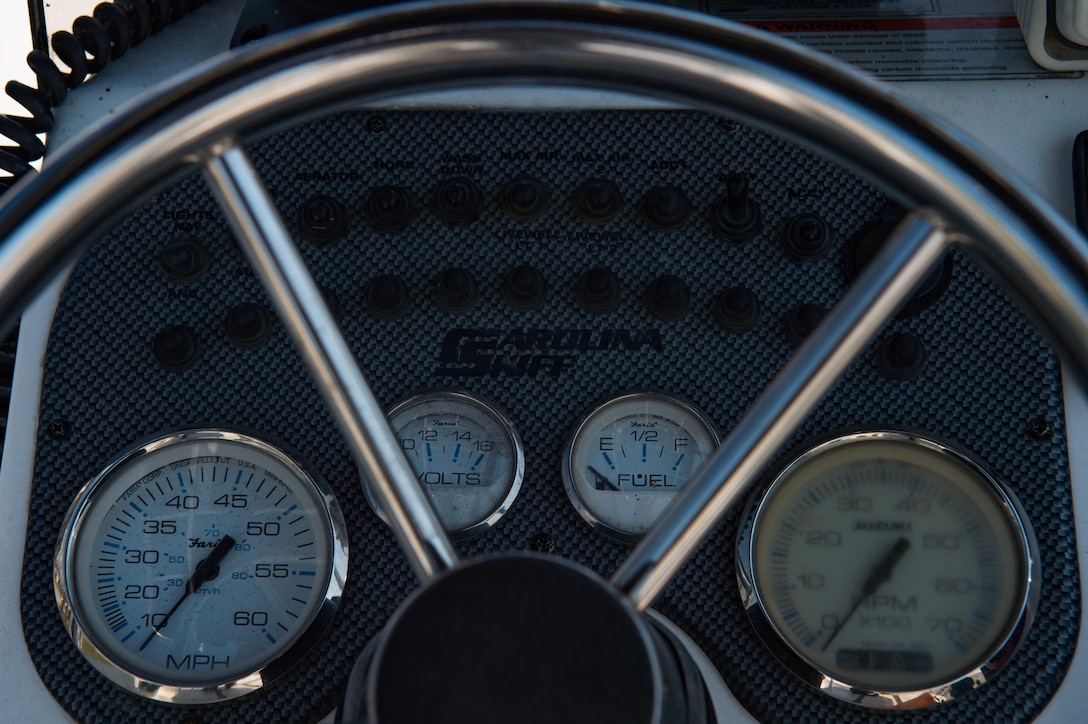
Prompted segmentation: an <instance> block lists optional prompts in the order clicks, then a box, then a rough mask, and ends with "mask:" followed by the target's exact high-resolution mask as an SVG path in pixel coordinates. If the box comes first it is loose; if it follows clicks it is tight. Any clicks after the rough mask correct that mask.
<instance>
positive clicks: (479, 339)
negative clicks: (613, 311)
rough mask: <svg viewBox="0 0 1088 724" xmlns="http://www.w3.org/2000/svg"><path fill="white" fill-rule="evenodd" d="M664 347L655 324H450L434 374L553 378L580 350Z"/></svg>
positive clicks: (630, 349) (568, 366)
mask: <svg viewBox="0 0 1088 724" xmlns="http://www.w3.org/2000/svg"><path fill="white" fill-rule="evenodd" d="M606 350H625V351H629V352H640V351H644V350H654V351H656V352H664V351H665V345H664V344H663V343H662V342H661V335H660V334H659V333H658V332H657V330H655V329H638V330H634V329H603V330H597V329H451V330H450V331H449V332H447V333H446V338H445V339H444V340H443V341H442V351H441V352H440V353H439V355H438V367H437V369H435V374H436V375H447V376H451V377H482V376H484V375H489V376H491V377H498V376H500V375H508V376H510V377H536V376H538V375H551V376H552V377H559V376H560V375H561V374H562V373H563V370H567V369H570V368H571V367H572V366H573V364H574V360H575V358H576V357H577V356H578V355H579V354H581V353H583V352H593V351H606Z"/></svg>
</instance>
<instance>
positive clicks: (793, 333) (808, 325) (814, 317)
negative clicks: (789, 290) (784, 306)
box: [786, 304, 825, 347]
mask: <svg viewBox="0 0 1088 724" xmlns="http://www.w3.org/2000/svg"><path fill="white" fill-rule="evenodd" d="M824 314H825V312H824V308H823V307H821V306H819V305H818V304H802V305H801V306H799V307H795V308H793V309H791V310H790V313H789V314H788V315H787V316H786V340H787V341H788V342H789V343H790V344H792V345H793V346H794V347H797V346H799V345H800V344H801V343H802V342H804V341H805V337H808V336H809V335H810V334H811V333H812V331H813V330H814V329H816V327H818V326H819V324H820V322H822V321H823V319H824Z"/></svg>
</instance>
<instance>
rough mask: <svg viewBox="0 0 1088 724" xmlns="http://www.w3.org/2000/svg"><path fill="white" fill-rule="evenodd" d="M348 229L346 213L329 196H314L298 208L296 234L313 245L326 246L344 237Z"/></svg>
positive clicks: (340, 205) (341, 206) (342, 207)
mask: <svg viewBox="0 0 1088 724" xmlns="http://www.w3.org/2000/svg"><path fill="white" fill-rule="evenodd" d="M347 228H348V213H347V210H346V209H345V208H344V206H343V204H341V203H340V202H339V201H337V200H336V199H334V198H332V197H331V196H314V197H312V198H309V199H307V200H306V201H303V202H302V203H301V204H299V207H298V233H299V236H301V237H302V238H303V239H306V240H307V241H310V242H313V243H314V244H318V245H321V244H328V243H330V242H333V241H336V240H337V239H339V238H340V237H342V236H343V235H344V232H345V231H347Z"/></svg>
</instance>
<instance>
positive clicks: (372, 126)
mask: <svg viewBox="0 0 1088 724" xmlns="http://www.w3.org/2000/svg"><path fill="white" fill-rule="evenodd" d="M388 129H389V121H387V120H385V119H384V118H382V117H381V116H371V117H370V118H367V119H366V130H368V131H370V132H371V133H373V134H375V135H377V134H379V133H385V132H386V131H387V130H388Z"/></svg>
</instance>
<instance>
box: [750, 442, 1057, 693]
mask: <svg viewBox="0 0 1088 724" xmlns="http://www.w3.org/2000/svg"><path fill="white" fill-rule="evenodd" d="M1031 540H1032V538H1031V535H1030V533H1029V532H1028V531H1027V529H1026V526H1025V523H1024V522H1023V520H1022V518H1021V517H1020V515H1019V514H1018V513H1017V511H1016V506H1015V505H1014V504H1013V502H1012V500H1011V497H1010V496H1009V494H1008V493H1007V492H1006V491H1005V490H1004V489H1003V487H1002V486H1000V485H999V484H998V483H997V482H996V481H994V480H993V479H992V478H990V477H989V476H988V475H987V474H986V473H985V472H984V471H983V470H982V469H981V468H980V467H978V466H976V465H975V464H974V463H972V462H971V461H970V460H969V459H967V458H965V457H963V456H961V455H960V454H958V453H955V452H954V451H952V450H950V449H948V448H946V447H943V446H940V445H937V444H936V443H931V442H929V441H924V440H921V439H919V438H917V437H914V436H908V435H906V434H901V433H870V434H864V435H857V436H851V437H849V438H842V439H840V440H838V441H833V442H832V443H828V444H825V445H824V446H821V447H819V448H816V449H815V450H814V451H811V452H809V453H806V455H804V456H802V457H801V458H799V459H798V460H797V461H795V462H794V463H793V464H791V465H790V466H789V467H788V468H787V469H786V470H785V471H784V472H783V473H782V474H781V475H780V476H779V477H778V478H777V479H776V480H775V482H774V483H773V484H772V485H771V486H770V488H769V490H768V491H767V493H766V494H765V497H764V498H763V499H762V501H761V502H759V504H758V507H757V508H756V509H754V510H753V511H752V513H751V514H750V516H749V526H748V527H747V528H746V532H745V533H744V534H743V535H742V539H741V546H740V551H739V555H740V561H741V578H742V589H745V593H746V595H747V596H748V598H749V614H750V615H755V616H756V617H758V618H762V617H765V618H766V620H767V621H769V623H770V626H771V628H772V629H773V633H769V634H768V635H771V636H774V635H777V636H779V637H781V639H782V641H784V642H785V643H786V644H788V647H789V650H790V651H792V652H793V653H794V654H796V655H797V657H799V658H798V659H794V658H793V657H792V656H790V657H787V658H786V661H787V663H788V664H791V665H798V666H799V668H800V670H799V671H798V673H800V674H801V675H802V677H803V678H806V679H807V680H809V681H810V682H819V683H818V685H819V686H821V688H822V689H823V690H824V691H825V692H826V693H830V694H832V695H834V696H839V697H843V698H848V699H850V700H851V701H856V702H858V703H863V704H868V705H871V706H878V707H891V706H904V705H906V704H907V703H908V702H913V704H912V705H913V706H919V705H925V704H934V703H940V702H941V701H946V700H948V699H949V698H951V697H952V687H951V685H952V684H954V683H955V682H956V681H958V680H960V679H962V678H964V677H981V678H980V680H985V678H986V676H987V675H989V674H992V672H993V670H994V669H995V668H998V667H999V666H1000V662H1003V661H1004V660H1006V659H1007V657H1008V655H1009V654H1010V653H1011V647H1013V646H1015V643H1016V641H1014V640H1010V637H1011V636H1013V632H1014V631H1016V632H1017V633H1016V634H1015V635H1016V636H1020V637H1022V636H1023V635H1024V634H1025V632H1026V628H1027V626H1026V625H1024V623H1025V617H1029V616H1030V610H1029V609H1030V606H1029V605H1028V601H1029V597H1030V596H1029V592H1030V591H1031V588H1032V584H1033V580H1034V582H1035V585H1036V587H1037V585H1038V584H1037V579H1038V575H1037V572H1033V571H1032V570H1031V568H1030V566H1031V565H1032V563H1031V561H1032V560H1033V558H1034V557H1033V556H1032V554H1031ZM746 579H747V580H746ZM757 628H760V629H761V633H762V630H763V629H765V627H764V626H762V625H761V624H757ZM770 643H772V648H780V647H779V646H777V642H773V641H772V642H770ZM796 669H797V666H795V670H796ZM983 669H985V671H984V672H982V670H983ZM967 688H968V689H970V688H972V687H970V686H969V687H967ZM864 692H869V693H870V694H871V695H869V696H865V695H864Z"/></svg>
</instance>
